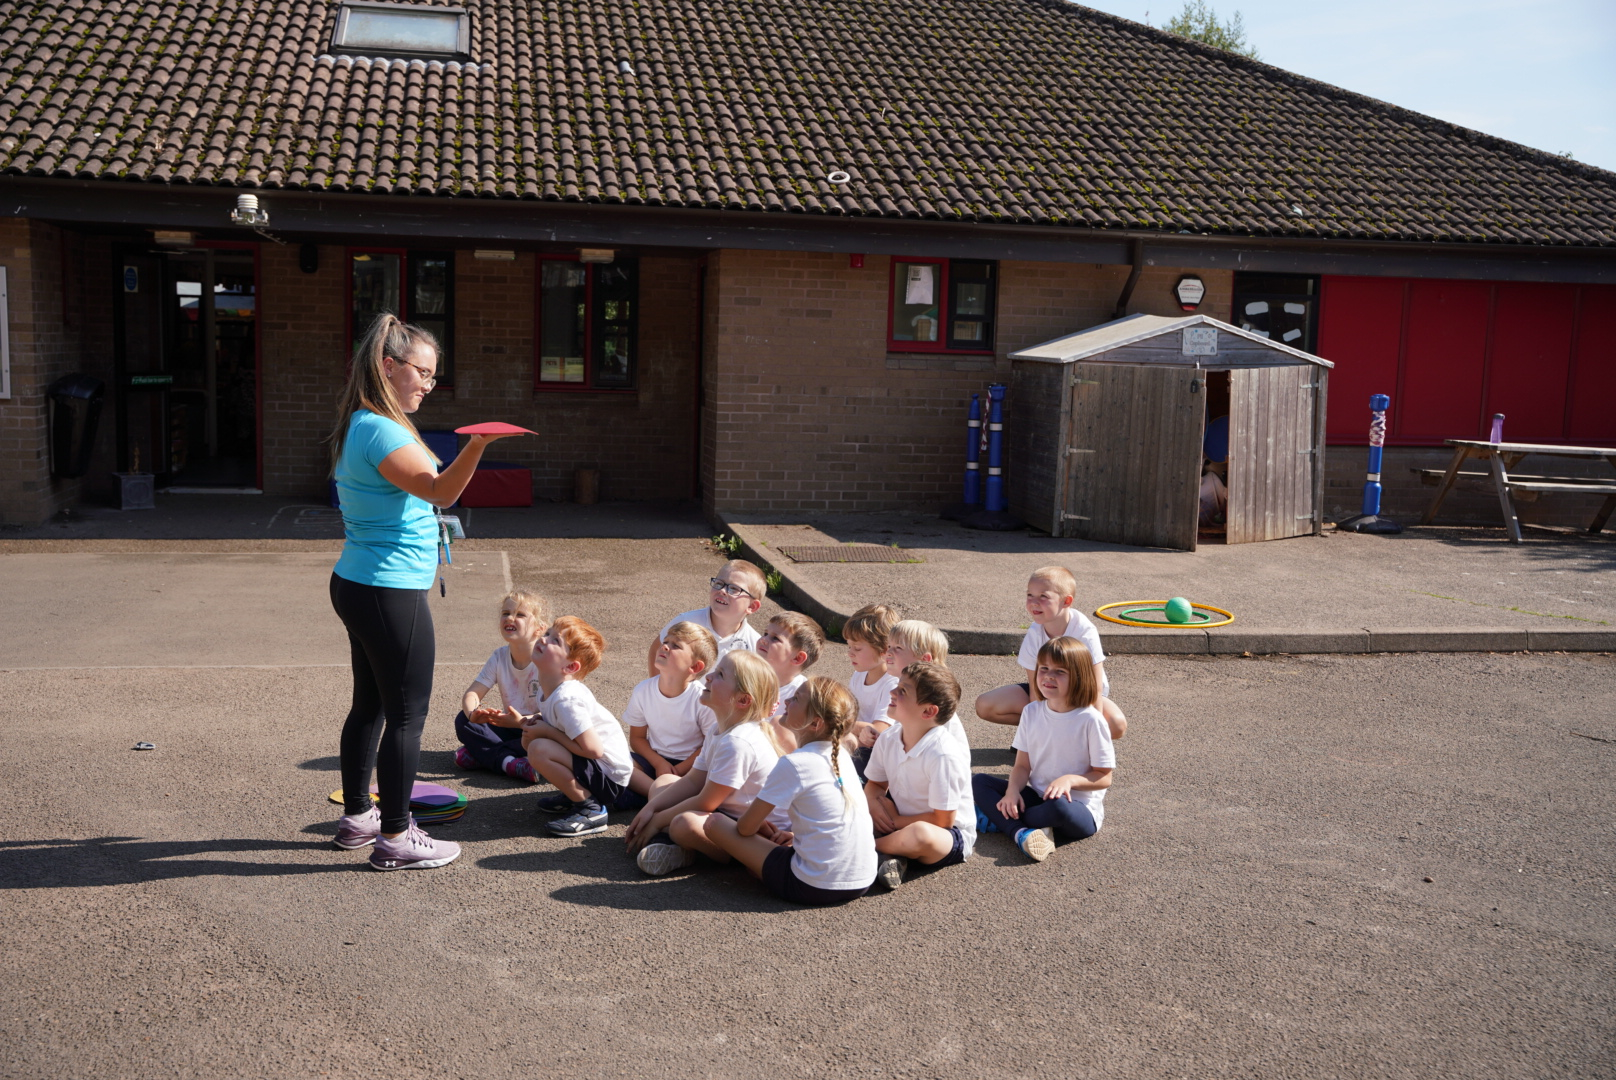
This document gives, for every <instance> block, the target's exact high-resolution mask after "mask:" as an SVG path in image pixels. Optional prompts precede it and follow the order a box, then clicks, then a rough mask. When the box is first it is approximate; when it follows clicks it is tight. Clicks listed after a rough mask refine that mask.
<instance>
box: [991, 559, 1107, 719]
mask: <svg viewBox="0 0 1616 1080" xmlns="http://www.w3.org/2000/svg"><path fill="white" fill-rule="evenodd" d="M1076 598H1077V578H1075V577H1073V576H1072V572H1071V571H1070V570H1068V569H1066V567H1064V566H1044V567H1040V568H1039V569H1037V570H1034V571H1033V572H1032V577H1030V578H1029V579H1028V580H1027V614H1028V615H1030V616H1031V617H1032V625H1031V626H1029V627H1028V628H1027V633H1026V636H1024V637H1023V638H1022V639H1021V651H1020V652H1019V653H1018V654H1017V656H1016V661H1017V663H1019V664H1020V665H1021V666H1022V668H1023V669H1024V670H1025V671H1026V672H1027V681H1026V682H1024V683H1012V684H1011V685H1009V686H1000V687H998V688H996V689H993V690H989V691H987V692H986V693H984V694H982V695H981V696H980V697H978V698H977V699H976V715H977V716H979V717H981V718H982V719H983V720H986V721H987V722H988V723H990V724H1015V723H1018V722H1019V721H1020V719H1021V710H1022V709H1025V708H1026V707H1027V702H1029V701H1033V700H1035V699H1036V695H1034V694H1033V693H1032V692H1031V685H1032V678H1033V675H1032V669H1033V668H1034V667H1036V666H1037V664H1038V650H1039V649H1041V648H1043V647H1044V645H1045V644H1046V643H1048V642H1050V641H1053V640H1054V639H1055V638H1059V637H1070V638H1076V639H1077V640H1078V641H1081V642H1082V643H1083V645H1084V647H1085V648H1087V649H1088V651H1089V655H1090V656H1092V657H1093V658H1094V674H1095V678H1096V679H1097V681H1098V683H1099V687H1100V699H1101V700H1100V703H1099V707H1100V710H1101V712H1102V713H1103V714H1104V715H1105V719H1106V723H1107V724H1108V725H1109V726H1110V728H1111V738H1112V739H1120V738H1122V736H1123V733H1124V732H1126V731H1127V730H1128V719H1127V717H1126V716H1124V715H1123V713H1122V710H1121V709H1119V708H1117V706H1116V705H1115V703H1113V702H1112V701H1111V698H1110V694H1111V680H1110V679H1109V678H1107V677H1106V673H1105V650H1104V649H1103V648H1101V646H1100V631H1099V629H1098V628H1097V627H1096V626H1095V625H1094V623H1093V622H1092V621H1090V619H1089V617H1088V616H1087V615H1085V614H1083V613H1082V612H1081V611H1079V610H1077V609H1076V608H1075V607H1073V606H1072V603H1073V601H1075V600H1076Z"/></svg>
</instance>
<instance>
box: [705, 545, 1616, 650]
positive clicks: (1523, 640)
mask: <svg viewBox="0 0 1616 1080" xmlns="http://www.w3.org/2000/svg"><path fill="white" fill-rule="evenodd" d="M713 524H714V525H715V526H716V527H717V528H719V529H722V530H723V531H725V532H728V533H730V534H731V535H733V536H734V537H736V538H737V539H738V540H740V542H741V546H740V551H739V554H740V555H741V556H742V557H743V558H746V559H750V560H751V561H752V562H755V563H757V564H758V565H759V566H761V567H763V568H764V569H765V570H773V571H774V572H775V573H777V574H779V575H780V593H781V594H782V595H783V596H785V598H786V599H787V600H789V601H790V602H791V604H792V606H794V607H795V608H796V609H797V610H798V611H801V612H802V613H803V614H805V615H808V616H809V617H810V618H812V619H814V620H815V621H817V622H818V623H819V624H820V625H821V626H823V627H824V628H825V632H826V633H827V634H830V635H833V636H835V635H839V634H840V633H841V628H842V624H843V623H845V622H846V621H847V619H848V617H849V616H850V615H851V614H852V612H851V611H842V610H841V609H840V608H838V607H836V606H834V605H833V604H831V603H829V602H828V601H826V600H825V599H823V598H821V597H819V596H816V595H815V594H814V593H813V591H812V590H811V589H809V588H808V587H806V586H805V585H804V584H803V583H802V582H801V581H799V580H798V579H796V578H795V577H793V576H792V574H791V561H790V560H789V559H778V558H777V557H776V555H775V553H774V551H773V550H772V549H770V548H769V547H768V546H767V545H766V544H765V543H764V542H763V541H762V539H761V538H760V537H759V536H758V535H757V533H756V532H755V531H754V530H752V529H750V528H749V527H748V526H746V525H737V524H734V523H732V522H729V521H727V520H725V519H724V518H723V517H722V516H720V515H715V516H714V518H713ZM940 629H941V630H942V631H943V632H944V633H946V634H947V635H948V640H949V647H950V649H951V650H952V651H953V652H957V653H961V654H965V655H971V656H1014V655H1015V654H1016V651H1017V650H1018V649H1019V648H1020V647H1021V638H1022V635H1023V634H1024V633H1025V631H1022V630H992V629H984V628H981V627H948V626H944V627H940ZM1100 637H1101V640H1103V641H1104V642H1105V648H1106V651H1107V652H1110V653H1115V654H1121V655H1129V654H1131V655H1136V656H1147V655H1148V656H1164V655H1178V656H1184V655H1195V656H1207V655H1212V656H1228V655H1236V656H1238V655H1243V654H1245V653H1250V654H1251V655H1253V656H1262V655H1274V654H1294V653H1394V652H1616V630H1565V629H1555V630H1536V629H1519V628H1506V627H1500V628H1496V629H1488V628H1473V627H1466V628H1447V627H1387V628H1383V629H1375V628H1371V627H1347V628H1343V629H1340V630H1299V629H1298V630H1287V629H1275V630H1243V629H1239V628H1233V627H1232V628H1229V629H1219V630H1189V629H1185V630H1133V629H1130V628H1128V627H1123V626H1117V627H1114V628H1112V627H1110V626H1108V625H1107V624H1104V623H1102V624H1101V629H1100Z"/></svg>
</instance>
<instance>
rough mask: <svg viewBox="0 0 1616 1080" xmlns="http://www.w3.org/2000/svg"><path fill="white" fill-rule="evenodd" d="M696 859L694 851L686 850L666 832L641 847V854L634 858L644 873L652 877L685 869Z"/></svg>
mask: <svg viewBox="0 0 1616 1080" xmlns="http://www.w3.org/2000/svg"><path fill="white" fill-rule="evenodd" d="M695 861H696V853H695V852H694V851H686V850H685V849H684V848H682V847H680V846H679V845H678V844H675V843H674V842H673V841H672V840H670V839H669V838H668V835H667V834H666V833H662V834H660V835H658V836H657V837H656V838H655V839H653V840H652V841H651V842H650V843H649V844H646V845H645V846H644V847H642V848H641V849H640V853H639V855H638V856H637V857H636V858H635V859H634V862H635V865H637V866H638V867H639V868H640V871H641V872H642V873H645V874H648V875H650V876H651V877H661V876H662V875H664V874H671V873H673V872H674V871H675V870H683V869H684V868H685V867H687V866H691V865H693V864H694V863H695Z"/></svg>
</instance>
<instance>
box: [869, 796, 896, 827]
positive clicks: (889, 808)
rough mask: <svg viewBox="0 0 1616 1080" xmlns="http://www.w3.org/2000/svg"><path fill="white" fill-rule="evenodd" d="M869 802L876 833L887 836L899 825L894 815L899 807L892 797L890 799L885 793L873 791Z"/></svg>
mask: <svg viewBox="0 0 1616 1080" xmlns="http://www.w3.org/2000/svg"><path fill="white" fill-rule="evenodd" d="M869 803H870V820H871V821H872V822H874V823H875V835H877V836H885V835H886V834H887V833H889V832H892V831H893V830H894V829H896V828H897V827H898V822H897V821H896V820H895V819H894V817H893V815H894V814H896V813H897V812H898V808H897V806H895V805H894V804H893V802H892V800H891V799H888V798H887V797H886V796H885V795H876V794H873V793H872V794H871V795H870V799H869Z"/></svg>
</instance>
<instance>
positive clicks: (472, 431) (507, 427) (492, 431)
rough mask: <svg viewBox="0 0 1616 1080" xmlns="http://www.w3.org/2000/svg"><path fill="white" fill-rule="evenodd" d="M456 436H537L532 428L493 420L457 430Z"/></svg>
mask: <svg viewBox="0 0 1616 1080" xmlns="http://www.w3.org/2000/svg"><path fill="white" fill-rule="evenodd" d="M455 434H456V435H537V434H538V432H537V431H534V430H532V429H531V428H525V427H517V426H516V425H515V424H504V423H501V422H500V421H498V420H491V421H489V422H488V423H486V424H469V425H467V426H466V427H457V428H455Z"/></svg>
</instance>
